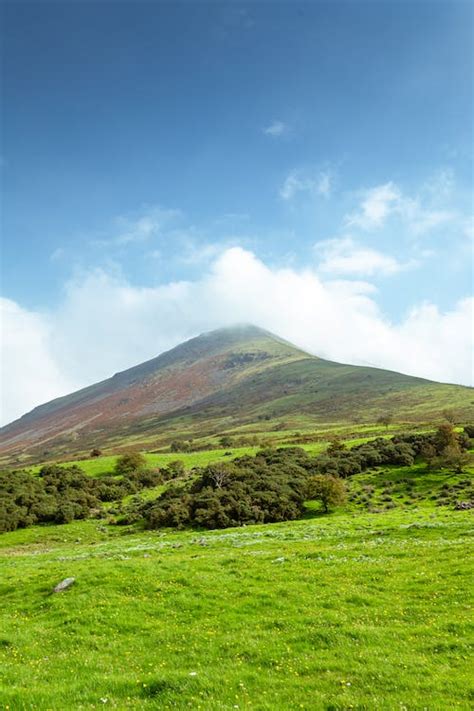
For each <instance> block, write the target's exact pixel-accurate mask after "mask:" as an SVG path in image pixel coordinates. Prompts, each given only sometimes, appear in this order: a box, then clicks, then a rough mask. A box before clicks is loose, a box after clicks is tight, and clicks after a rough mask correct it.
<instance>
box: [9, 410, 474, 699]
mask: <svg viewBox="0 0 474 711" xmlns="http://www.w3.org/2000/svg"><path fill="white" fill-rule="evenodd" d="M448 425H449V423H448ZM360 431H361V433H364V430H363V429H362V428H361V430H360ZM472 432H474V429H471V430H470V429H469V428H468V427H466V428H465V431H464V433H463V432H461V433H459V432H457V431H455V430H454V428H452V427H451V429H449V428H448V429H447V428H446V423H444V425H443V427H440V428H438V430H437V431H436V432H431V433H422V432H418V433H416V432H415V433H411V434H409V433H403V434H396V435H395V436H392V437H391V438H388V437H378V438H376V439H372V440H371V441H366V439H359V440H358V441H357V440H356V441H355V442H354V441H353V442H350V443H348V442H347V441H344V440H342V439H341V438H340V437H337V436H335V437H333V438H332V440H331V441H330V442H329V443H327V442H326V443H318V445H317V448H315V449H311V448H312V447H313V446H314V445H312V444H308V445H306V444H303V445H302V446H301V447H296V446H295V447H285V448H266V449H263V450H260V451H258V452H257V453H255V451H254V450H250V451H249V452H248V453H246V454H245V453H242V452H238V453H239V456H238V457H237V458H236V459H234V460H231V459H229V457H226V455H225V450H219V451H218V452H217V451H216V452H214V453H212V452H199V453H189V454H187V453H183V454H182V455H180V457H179V459H177V458H176V454H166V455H152V456H153V457H155V456H156V457H158V456H159V457H166V458H164V459H161V460H157V459H150V458H149V456H148V455H147V456H146V461H147V467H145V468H143V467H142V464H143V462H141V463H140V466H139V467H138V468H137V469H136V470H133V471H129V472H128V473H126V474H120V475H118V474H115V475H113V476H112V475H111V474H110V473H109V474H107V473H105V472H106V471H107V468H108V471H109V472H112V471H113V470H114V462H115V459H112V458H107V457H97V458H94V459H93V460H91V461H90V462H87V463H86V464H87V466H91V467H93V466H94V467H97V470H96V471H97V474H98V475H97V476H96V477H93V476H90V475H86V474H85V472H84V471H82V470H81V469H79V468H78V467H74V466H72V465H69V466H63V467H58V466H56V465H49V466H46V467H42V468H41V469H40V470H39V472H38V473H37V475H36V476H34V475H32V474H31V473H26V472H12V473H9V474H4V475H2V478H1V480H0V481H1V483H0V489H2V490H3V494H2V495H1V496H0V501H1V502H2V503H1V504H0V510H1V506H2V504H4V503H5V501H6V500H8V501H9V502H10V503H11V502H12V501H13V502H14V504H15V507H16V508H17V509H20V514H21V516H23V517H24V518H23V519H21V522H20V523H19V525H20V526H24V528H23V530H20V529H18V530H14V531H11V532H7V533H4V534H3V535H2V536H1V537H0V565H1V567H2V580H1V582H0V595H1V598H2V610H1V611H0V629H1V633H0V666H1V667H2V680H1V682H0V705H1V706H2V708H3V707H5V708H8V707H9V708H10V709H11V710H12V711H13V709H15V710H17V709H18V711H20V710H23V709H25V710H26V709H31V708H34V709H35V710H36V709H37V710H38V711H46V710H47V709H48V710H52V711H59V710H60V709H61V710H62V709H65V708H83V709H93V708H99V707H100V708H102V707H103V706H110V707H114V708H120V709H122V708H123V709H126V708H140V709H141V708H144V709H146V708H150V709H152V708H160V709H176V708H183V709H184V708H196V709H199V708H201V709H202V711H207V709H209V710H212V711H214V710H216V711H220V710H222V711H224V710H225V709H234V708H235V707H238V708H240V709H257V710H259V711H286V709H288V708H297V709H303V710H306V711H313V709H321V710H323V709H325V710H326V711H327V710H328V709H338V710H342V709H349V708H359V709H372V708H377V709H379V708H380V709H387V711H388V709H392V708H396V709H399V708H402V707H405V708H406V709H409V710H411V709H418V708H419V709H422V708H428V709H438V708H439V709H441V708H443V709H444V708H450V709H451V708H453V709H461V710H462V709H466V711H467V709H469V708H471V707H472V698H473V697H472V694H471V692H470V666H469V662H468V645H469V636H470V633H471V629H470V628H471V624H470V617H469V609H468V599H467V595H466V591H467V590H468V589H469V581H470V576H471V566H470V560H471V559H472V557H470V550H469V537H468V533H469V530H470V527H471V525H472V521H471V519H472V512H470V511H464V510H457V509H458V508H463V507H464V505H466V506H467V505H470V504H471V502H473V501H474V487H473V483H472V480H471V478H470V473H469V472H470V471H471V467H470V465H469V462H468V463H467V464H463V465H462V468H463V469H464V468H466V469H467V471H459V467H458V465H457V464H453V462H452V461H449V458H448V457H447V456H446V455H447V454H449V448H452V447H453V446H454V447H456V448H457V450H459V451H460V452H461V454H463V455H464V456H466V452H468V450H469V448H471V447H472V440H471V439H469V435H470V434H471V433H472ZM349 445H352V446H349ZM303 447H305V448H309V449H310V451H306V450H305V449H304V448H303ZM427 452H428V453H430V452H431V453H432V454H433V457H434V458H433V460H430V461H428V459H427V457H426V453H427ZM234 453H235V452H234ZM217 454H218V455H219V458H218V459H214V460H213V459H212V458H213V457H214V456H216V457H217ZM194 456H196V458H197V459H193V458H192V457H194ZM206 456H207V457H209V458H208V459H207V462H206ZM157 461H160V462H161V466H160V468H159V470H157V466H156V463H157ZM191 463H193V466H195V467H196V465H197V467H196V468H195V469H194V471H191V470H190V464H191ZM81 464H82V465H83V464H84V463H81ZM99 465H102V468H99ZM104 466H105V467H106V469H105V470H104V468H103V467H104ZM91 473H93V470H91V471H89V474H91ZM318 486H319V487H324V490H323V491H322V492H321V490H320V489H319V490H318ZM8 487H9V488H8ZM334 489H337V490H338V491H339V493H340V495H341V496H340V498H337V500H334V499H331V497H332V496H333V494H334ZM5 492H6V496H5ZM327 492H329V493H327ZM345 493H346V496H345V503H344V505H343V506H341V504H342V503H343V501H342V499H343V498H344V494H345ZM326 494H327V495H328V498H327V499H326V505H325V501H324V500H323V496H326ZM336 497H337V494H336ZM189 500H191V504H192V505H190V506H189V508H188V509H186V511H185V517H184V519H183V518H182V514H180V507H182V506H183V502H184V503H186V502H187V503H188V504H189ZM166 502H167V503H166ZM199 502H200V505H199V506H198V503H199ZM172 504H173V505H174V506H175V511H174V520H171V521H170V520H168V521H166V522H165V523H166V525H167V526H173V528H174V529H175V530H173V529H170V528H168V529H163V528H161V529H160V530H159V531H156V530H143V528H142V526H143V523H142V520H143V519H144V518H145V521H146V523H147V525H155V524H154V523H153V521H152V518H153V516H157V515H161V514H162V513H163V512H166V511H168V515H170V517H171V513H170V509H172ZM68 505H71V507H72V508H73V510H74V520H73V521H71V522H70V523H65V524H64V525H61V527H58V526H56V525H55V522H56V515H57V514H58V512H59V509H60V507H61V506H63V509H64V507H65V506H66V513H67V506H68ZM48 507H49V508H48ZM76 507H79V508H77V513H78V514H79V515H80V516H82V515H83V514H84V516H86V517H89V518H88V520H87V519H81V520H79V519H78V518H77V517H76ZM252 507H254V508H252ZM325 508H327V509H328V510H329V511H331V513H330V514H329V515H326V514H324V509H325ZM189 510H191V511H192V515H191V516H189V513H188V512H189ZM48 511H49V514H48ZM125 511H126V512H127V513H125ZM41 512H42V513H41ZM133 512H135V517H134V516H133ZM152 512H153V513H152ZM160 512H161V513H160ZM295 512H296V513H295ZM17 513H18V511H17ZM38 513H39V514H40V516H39V517H37V518H36V521H44V522H45V523H48V524H49V525H43V526H31V525H30V524H31V523H32V521H31V520H28V516H38ZM46 515H49V516H50V517H51V516H52V515H54V518H50V519H49V520H48V519H46V518H41V516H46ZM96 516H97V517H99V518H95V517H96ZM295 516H296V517H297V518H300V519H301V520H286V521H284V522H283V521H282V522H281V523H280V522H279V521H280V520H282V519H287V518H292V517H293V518H294V517H295ZM255 520H256V521H267V523H266V524H265V525H259V524H258V523H257V524H256V525H253V526H251V527H242V524H244V523H247V522H251V521H255ZM127 521H129V522H130V524H132V523H133V525H129V526H127V525H123V524H127ZM271 521H276V522H275V523H272V522H271ZM117 523H121V524H122V525H121V526H117V525H114V524H117ZM232 523H237V525H238V526H239V527H238V528H235V529H232V528H226V530H225V531H219V530H216V531H210V532H209V531H206V530H203V529H206V528H209V527H213V528H214V527H215V528H221V527H222V526H226V527H227V526H229V525H231V524H232ZM160 525H161V524H160ZM188 525H192V527H193V528H194V530H188V531H186V530H184V531H177V530H176V528H178V527H180V526H188ZM197 528H199V529H201V530H200V531H199V532H197V531H196V529H197ZM19 554H20V555H19ZM415 559H416V561H417V563H416V566H414V565H413V560H415ZM66 577H74V578H75V579H76V582H75V584H74V585H73V586H72V587H71V588H70V589H69V590H68V591H66V592H63V593H58V594H54V595H52V594H51V591H52V589H53V587H54V586H55V585H56V584H57V583H58V582H59V581H60V580H62V579H64V578H66ZM71 668H73V669H74V676H72V675H71ZM420 669H422V670H423V674H422V675H420Z"/></svg>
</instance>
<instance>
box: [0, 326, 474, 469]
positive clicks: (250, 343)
mask: <svg viewBox="0 0 474 711" xmlns="http://www.w3.org/2000/svg"><path fill="white" fill-rule="evenodd" d="M473 400H474V394H473V393H472V389H471V388H467V387H463V386H459V385H442V384H439V383H433V382H431V381H428V380H424V379H422V378H414V377H410V376H407V375H401V374H399V373H394V372H391V371H386V370H381V369H378V368H370V367H361V366H352V365H342V364H340V363H333V362H330V361H326V360H322V359H321V358H317V357H315V356H312V355H309V354H308V353H305V352H304V351H302V350H300V349H298V348H296V347H295V346H293V345H292V344H290V343H287V342H286V341H284V340H283V339H281V338H278V337H277V336H275V335H273V334H271V333H269V332H267V331H264V330H263V329H260V328H257V327H255V326H247V325H244V326H235V327H232V328H225V329H219V330H217V331H212V332H210V333H206V334H203V335H201V336H198V337H197V338H193V339H191V340H190V341H187V342H185V343H182V344H181V345H179V346H177V347H176V348H173V349H172V350H170V351H167V352H166V353H162V354H161V355H159V356H158V357H157V358H153V359H152V360H149V361H147V362H145V363H142V364H141V365H137V366H135V367H133V368H130V369H128V370H125V371H123V372H121V373H116V374H115V375H114V376H113V377H111V378H109V379H108V380H104V381H102V382H100V383H97V384H95V385H91V386H89V387H87V388H84V389H82V390H79V391H77V392H75V393H72V394H71V395H66V396H65V397H61V398H57V399H56V400H52V401H51V402H48V403H46V404H45V405H41V406H39V407H36V408H35V409H34V410H32V411H31V412H29V413H28V414H26V415H24V416H23V417H21V418H20V419H18V420H16V421H15V422H12V423H11V424H9V425H7V426H6V427H4V428H2V429H1V430H0V453H2V455H3V456H4V457H12V456H16V457H18V456H19V455H21V456H24V455H25V454H28V455H33V456H40V455H43V456H51V455H52V454H54V455H55V456H56V455H58V454H72V453H79V452H84V451H88V450H89V449H91V448H92V447H94V446H98V447H101V448H102V447H113V446H118V445H120V444H121V443H123V442H124V441H126V442H127V443H130V444H132V443H133V444H144V445H145V444H146V443H150V442H154V443H156V442H159V441H162V442H169V440H170V439H172V438H173V437H174V436H177V435H179V436H182V435H186V436H194V437H199V436H209V435H211V434H216V433H221V432H223V431H228V430H232V429H238V428H242V427H245V426H247V429H249V426H250V425H252V424H253V425H255V423H259V422H260V423H261V422H262V421H270V422H272V423H273V426H276V425H278V424H280V427H283V426H294V427H296V428H299V427H302V428H303V429H304V428H306V427H308V426H313V427H314V426H316V425H317V423H323V422H326V423H327V422H334V421H339V422H350V421H353V422H356V421H359V422H360V421H368V422H370V421H372V422H373V421H374V420H375V419H376V418H377V416H379V415H380V414H382V413H385V412H390V413H392V414H393V415H394V416H395V417H396V418H397V419H401V420H413V421H423V420H429V419H430V418H435V417H436V416H438V417H439V413H440V412H441V410H442V409H443V408H448V407H455V408H456V410H457V411H458V412H459V413H460V414H461V416H463V417H465V418H467V417H468V416H469V414H468V413H470V412H471V411H472V402H473ZM471 417H472V414H471ZM283 422H284V423H285V424H282V423H283Z"/></svg>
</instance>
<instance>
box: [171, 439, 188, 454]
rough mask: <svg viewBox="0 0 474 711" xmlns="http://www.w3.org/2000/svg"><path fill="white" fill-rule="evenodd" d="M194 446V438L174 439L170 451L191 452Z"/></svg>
mask: <svg viewBox="0 0 474 711" xmlns="http://www.w3.org/2000/svg"><path fill="white" fill-rule="evenodd" d="M192 448H193V445H192V440H188V441H185V440H177V439H176V440H173V442H171V444H170V452H191V451H192Z"/></svg>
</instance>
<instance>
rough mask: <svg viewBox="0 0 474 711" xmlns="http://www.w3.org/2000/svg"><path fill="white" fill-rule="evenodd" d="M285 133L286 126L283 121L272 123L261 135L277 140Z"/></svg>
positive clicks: (286, 130)
mask: <svg viewBox="0 0 474 711" xmlns="http://www.w3.org/2000/svg"><path fill="white" fill-rule="evenodd" d="M287 132H288V126H287V125H286V123H284V122H283V121H273V122H272V123H271V124H270V125H269V126H267V127H266V128H264V129H263V133H264V134H265V135H266V136H272V138H278V137H279V136H282V135H283V134H284V133H287Z"/></svg>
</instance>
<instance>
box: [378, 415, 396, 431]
mask: <svg viewBox="0 0 474 711" xmlns="http://www.w3.org/2000/svg"><path fill="white" fill-rule="evenodd" d="M392 422H393V415H391V414H390V413H389V412H385V413H384V414H383V415H380V417H378V418H377V423H378V424H379V425H384V426H385V429H388V426H389V425H390V424H391V423H392Z"/></svg>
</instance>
